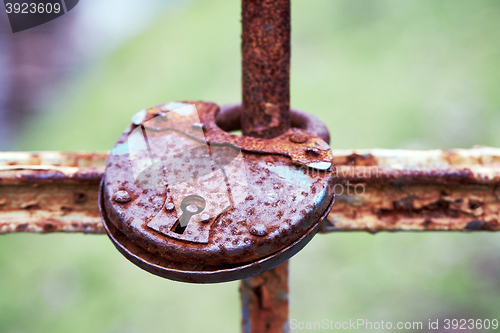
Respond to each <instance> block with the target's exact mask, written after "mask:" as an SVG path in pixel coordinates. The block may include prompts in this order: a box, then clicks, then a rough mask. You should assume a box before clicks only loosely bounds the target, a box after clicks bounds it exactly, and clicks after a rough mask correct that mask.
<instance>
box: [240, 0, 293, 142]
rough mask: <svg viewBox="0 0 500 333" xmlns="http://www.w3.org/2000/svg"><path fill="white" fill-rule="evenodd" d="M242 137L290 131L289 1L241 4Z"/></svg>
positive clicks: (256, 0)
mask: <svg viewBox="0 0 500 333" xmlns="http://www.w3.org/2000/svg"><path fill="white" fill-rule="evenodd" d="M242 25H243V33H242V44H241V51H242V58H243V61H242V68H243V115H242V119H241V124H242V131H243V135H247V136H254V137H260V138H272V137H276V136H279V135H281V134H283V133H284V132H286V130H287V129H288V128H290V0H243V1H242Z"/></svg>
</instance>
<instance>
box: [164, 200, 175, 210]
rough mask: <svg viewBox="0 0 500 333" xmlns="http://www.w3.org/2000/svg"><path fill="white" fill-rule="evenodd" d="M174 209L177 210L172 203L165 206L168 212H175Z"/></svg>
mask: <svg viewBox="0 0 500 333" xmlns="http://www.w3.org/2000/svg"><path fill="white" fill-rule="evenodd" d="M174 208H175V205H174V204H173V203H171V202H169V203H168V204H166V205H165V210H166V211H167V212H171V211H173V210H174Z"/></svg>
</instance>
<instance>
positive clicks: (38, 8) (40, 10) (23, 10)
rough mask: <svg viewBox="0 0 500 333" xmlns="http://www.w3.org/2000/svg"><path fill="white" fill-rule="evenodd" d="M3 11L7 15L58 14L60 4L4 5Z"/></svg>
mask: <svg viewBox="0 0 500 333" xmlns="http://www.w3.org/2000/svg"><path fill="white" fill-rule="evenodd" d="M5 9H6V11H7V14H12V13H14V14H59V13H60V12H61V4H60V3H58V2H56V3H54V4H52V3H50V2H48V3H26V2H25V3H9V2H8V3H6V4H5Z"/></svg>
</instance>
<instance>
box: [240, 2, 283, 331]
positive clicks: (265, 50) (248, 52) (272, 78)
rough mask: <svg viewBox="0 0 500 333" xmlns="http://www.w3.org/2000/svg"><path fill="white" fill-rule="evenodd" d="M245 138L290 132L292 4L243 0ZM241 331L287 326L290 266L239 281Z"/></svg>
mask: <svg viewBox="0 0 500 333" xmlns="http://www.w3.org/2000/svg"><path fill="white" fill-rule="evenodd" d="M242 26H243V29H242V30H243V32H242V43H241V52H242V58H243V60H242V69H243V76H242V81H243V82H242V84H243V113H242V117H241V125H242V132H243V135H246V136H253V137H260V138H272V137H276V136H279V135H281V134H283V133H284V132H286V131H287V130H288V129H289V128H290V0H242ZM240 292H241V302H242V313H243V320H242V324H243V332H244V333H257V332H258V333H282V332H288V331H289V323H288V262H285V263H283V264H281V265H280V266H278V267H276V268H274V269H271V270H269V271H267V272H264V273H262V274H259V275H257V276H254V277H252V278H248V279H245V280H242V281H241V286H240Z"/></svg>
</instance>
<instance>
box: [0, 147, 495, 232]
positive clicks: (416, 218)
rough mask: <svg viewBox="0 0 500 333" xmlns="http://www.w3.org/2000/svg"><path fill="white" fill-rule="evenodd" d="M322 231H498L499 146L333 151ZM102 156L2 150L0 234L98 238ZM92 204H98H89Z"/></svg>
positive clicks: (0, 169) (103, 158) (0, 157)
mask: <svg viewBox="0 0 500 333" xmlns="http://www.w3.org/2000/svg"><path fill="white" fill-rule="evenodd" d="M333 154H334V156H335V158H334V161H335V163H336V165H337V173H338V181H337V185H336V187H335V191H336V193H337V198H336V204H335V205H334V207H333V209H332V211H331V213H330V215H329V216H328V221H325V222H324V225H323V228H322V232H332V231H335V232H338V231H368V232H377V231H435V230H440V231H475V230H490V231H500V223H499V221H500V185H499V184H500V149H498V148H487V147H477V148H473V149H456V150H429V151H416V150H389V149H371V150H370V149H368V150H333ZM106 158H107V154H106V153H97V154H96V153H56V152H41V153H0V233H11V232H39V233H47V232H87V233H103V229H102V226H101V221H100V217H99V212H98V208H97V199H96V198H97V188H98V184H99V181H100V179H101V176H102V173H103V172H104V167H105V163H106ZM94 199H95V200H94Z"/></svg>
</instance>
